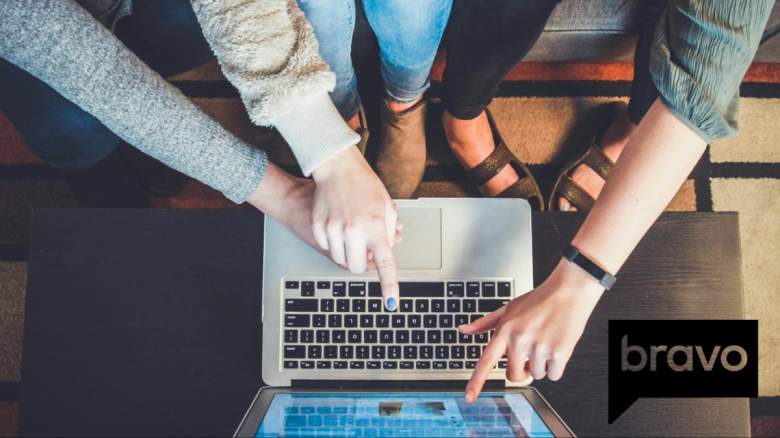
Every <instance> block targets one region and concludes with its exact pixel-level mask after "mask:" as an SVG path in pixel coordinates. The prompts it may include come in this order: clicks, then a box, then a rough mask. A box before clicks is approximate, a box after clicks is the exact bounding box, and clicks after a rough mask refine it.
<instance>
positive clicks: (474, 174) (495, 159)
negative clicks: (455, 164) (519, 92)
mask: <svg viewBox="0 0 780 438" xmlns="http://www.w3.org/2000/svg"><path fill="white" fill-rule="evenodd" d="M485 113H486V114H487V119H488V123H489V124H490V130H491V131H492V132H493V142H494V143H495V144H496V148H495V149H494V150H493V152H491V153H490V155H488V157H487V158H485V159H484V160H482V162H481V163H479V164H477V165H476V166H475V167H472V168H471V169H468V170H466V179H468V180H469V182H470V183H471V184H473V185H475V186H481V185H484V184H485V183H487V182H488V181H490V179H492V178H493V177H494V176H496V175H498V173H499V172H500V171H501V170H502V169H503V168H504V167H505V166H507V165H510V166H512V168H513V169H514V170H515V172H517V175H518V176H519V177H520V178H519V179H518V180H517V181H515V182H514V183H512V185H510V186H509V187H507V188H506V189H504V191H502V192H501V193H499V194H498V195H497V197H498V198H523V199H526V200H528V203H529V204H531V208H533V209H534V210H544V200H543V198H542V191H541V190H540V189H539V184H537V182H536V178H534V176H533V174H532V173H531V171H530V170H529V169H528V167H527V166H526V165H525V164H523V162H521V161H520V159H519V158H517V157H516V156H515V155H514V154H513V153H512V151H510V150H509V148H507V146H506V143H504V140H503V139H502V138H501V134H500V133H499V132H498V128H497V127H496V123H495V121H494V120H493V116H492V115H491V114H490V110H488V109H485Z"/></svg>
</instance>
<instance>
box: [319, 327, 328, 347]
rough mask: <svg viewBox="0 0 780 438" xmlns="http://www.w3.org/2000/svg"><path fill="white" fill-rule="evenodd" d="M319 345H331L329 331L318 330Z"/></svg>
mask: <svg viewBox="0 0 780 438" xmlns="http://www.w3.org/2000/svg"><path fill="white" fill-rule="evenodd" d="M317 343H318V344H329V343H330V332H329V331H327V330H317Z"/></svg>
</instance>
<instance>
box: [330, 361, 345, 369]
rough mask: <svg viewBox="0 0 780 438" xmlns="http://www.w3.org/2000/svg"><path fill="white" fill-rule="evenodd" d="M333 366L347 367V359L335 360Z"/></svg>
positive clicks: (337, 367)
mask: <svg viewBox="0 0 780 438" xmlns="http://www.w3.org/2000/svg"><path fill="white" fill-rule="evenodd" d="M333 368H335V369H337V370H343V369H346V368H347V361H345V360H337V361H335V362H333Z"/></svg>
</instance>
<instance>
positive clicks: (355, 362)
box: [349, 360, 365, 370]
mask: <svg viewBox="0 0 780 438" xmlns="http://www.w3.org/2000/svg"><path fill="white" fill-rule="evenodd" d="M349 368H350V369H353V370H362V369H363V368H365V362H361V361H358V360H353V361H351V362H350V363H349Z"/></svg>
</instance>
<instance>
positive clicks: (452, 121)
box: [441, 110, 484, 150]
mask: <svg viewBox="0 0 780 438" xmlns="http://www.w3.org/2000/svg"><path fill="white" fill-rule="evenodd" d="M483 114H484V113H483ZM483 114H480V115H479V116H477V117H475V118H473V119H469V120H463V119H458V118H456V117H454V116H453V115H452V114H450V113H449V112H447V110H444V112H443V113H442V117H441V119H442V127H443V128H444V135H445V136H446V137H447V143H449V145H450V148H451V149H453V150H462V149H464V148H468V147H469V146H470V145H471V144H473V143H474V142H477V141H479V139H480V137H482V136H484V132H482V129H481V128H483V127H482V126H481V125H480V122H481V120H480V119H481V118H482V117H483ZM480 134H483V135H480Z"/></svg>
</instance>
